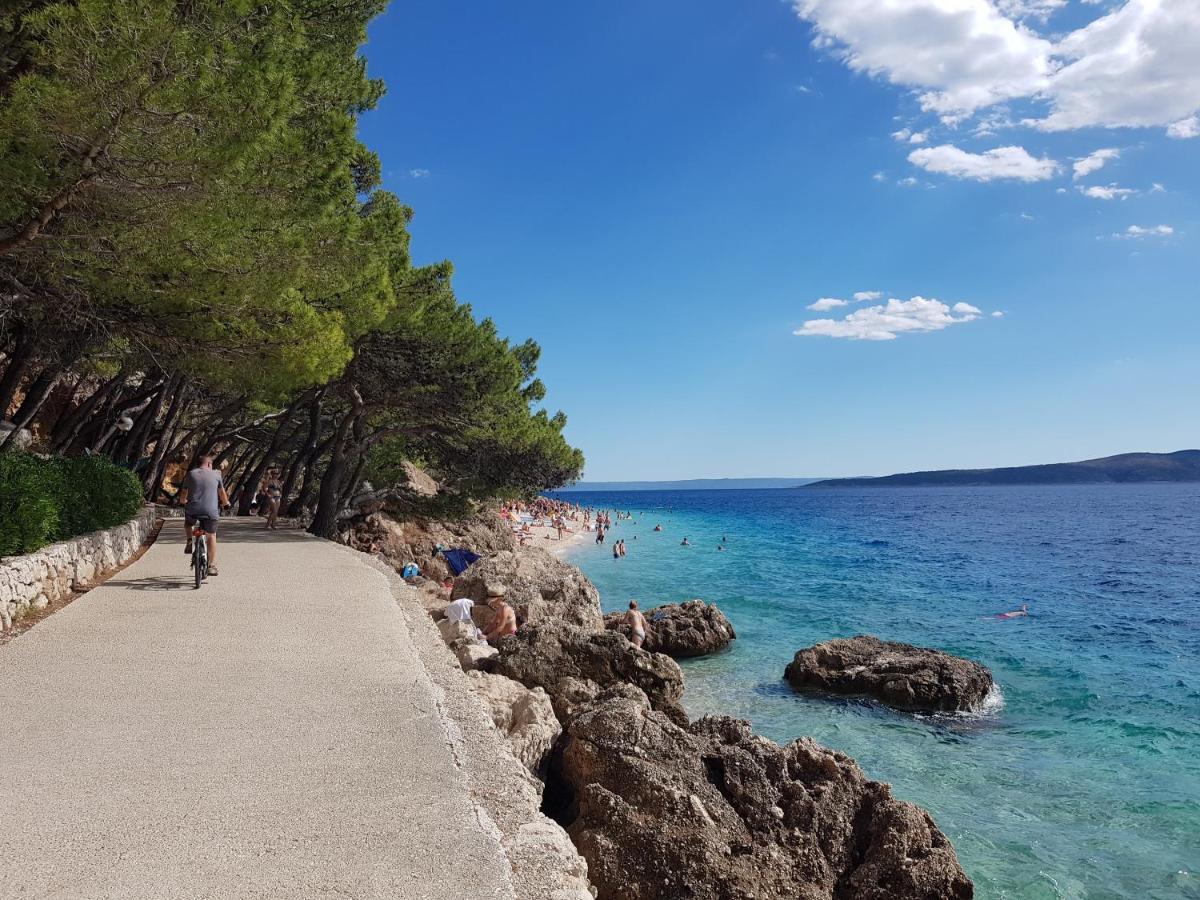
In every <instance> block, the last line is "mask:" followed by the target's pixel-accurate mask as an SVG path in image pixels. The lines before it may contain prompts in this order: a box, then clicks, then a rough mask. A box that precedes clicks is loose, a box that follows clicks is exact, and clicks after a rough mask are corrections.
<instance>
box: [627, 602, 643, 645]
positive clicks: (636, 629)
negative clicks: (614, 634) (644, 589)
mask: <svg viewBox="0 0 1200 900" xmlns="http://www.w3.org/2000/svg"><path fill="white" fill-rule="evenodd" d="M624 621H625V624H626V625H628V626H629V627H630V628H631V629H633V637H631V638H630V639H629V640H630V641H631V642H632V643H633V646H635V647H640V646H642V643H643V642H644V641H645V640H646V617H645V616H643V615H642V613H641V610H639V609H638V605H637V601H636V600H630V601H629V612H627V613H625V620H624Z"/></svg>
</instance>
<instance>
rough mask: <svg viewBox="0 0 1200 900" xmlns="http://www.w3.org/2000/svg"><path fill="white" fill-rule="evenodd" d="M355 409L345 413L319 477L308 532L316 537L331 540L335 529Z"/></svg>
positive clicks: (354, 419) (356, 417)
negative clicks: (315, 500)
mask: <svg viewBox="0 0 1200 900" xmlns="http://www.w3.org/2000/svg"><path fill="white" fill-rule="evenodd" d="M358 416H359V410H358V408H357V407H355V408H354V409H351V410H350V412H348V413H346V416H345V418H343V419H342V421H341V424H339V425H338V430H337V434H336V436H335V438H334V441H333V452H332V454H331V455H330V457H329V465H328V466H327V467H326V468H325V474H324V475H322V476H321V489H320V491H319V492H318V493H317V509H316V512H314V513H313V520H312V524H311V525H309V526H308V530H309V532H311V533H312V534H315V535H317V537H323V538H332V537H333V536H334V533H335V530H336V528H337V514H338V498H339V497H340V496H341V493H342V483H343V481H344V479H345V477H346V455H347V451H348V450H349V449H350V447H349V437H350V429H351V428H352V427H353V426H354V424H355V422H356V421H357V420H358Z"/></svg>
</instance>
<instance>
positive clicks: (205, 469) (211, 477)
mask: <svg viewBox="0 0 1200 900" xmlns="http://www.w3.org/2000/svg"><path fill="white" fill-rule="evenodd" d="M179 501H180V502H181V503H183V504H184V507H183V515H184V519H183V522H184V529H185V530H186V531H187V546H186V547H185V548H184V552H185V553H191V552H192V526H193V525H195V524H199V525H200V527H202V528H203V529H204V540H205V543H207V544H208V574H209V575H216V574H218V573H217V519H219V518H220V516H221V508H222V507H224V506H228V505H229V495H228V494H227V493H225V484H224V483H223V482H222V480H221V472H220V471H219V470H218V469H214V468H213V458H212V457H211V456H202V457H200V465H199V467H197V468H195V469H192V471H190V472H188V473H187V478H185V479H184V481H183V487H182V488H181V489H180V491H179ZM198 583H199V582H197V584H198Z"/></svg>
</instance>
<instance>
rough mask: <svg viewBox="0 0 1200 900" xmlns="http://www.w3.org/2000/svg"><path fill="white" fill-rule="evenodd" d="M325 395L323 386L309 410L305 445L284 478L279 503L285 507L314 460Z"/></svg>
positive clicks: (319, 434)
mask: <svg viewBox="0 0 1200 900" xmlns="http://www.w3.org/2000/svg"><path fill="white" fill-rule="evenodd" d="M324 395H325V390H324V389H323V388H322V389H321V390H320V391H319V392H318V393H317V395H316V397H314V398H313V402H312V406H311V407H310V408H309V411H308V436H307V437H306V438H305V439H304V446H303V447H301V448H300V450H299V451H298V452H297V453H296V457H295V459H293V460H292V464H291V466H289V467H288V472H287V476H286V477H285V478H284V479H283V490H282V494H281V496H282V499H281V500H280V501H279V505H280V506H281V507H283V508H284V509H287V508H288V498H289V497H291V496H292V488H293V487H295V486H296V478H297V476H298V475H299V474H300V472H302V471H304V470H305V468H306V467H307V466H309V465H311V463H312V462H313V460H312V455H313V452H314V451H315V450H316V449H317V439H318V438H319V437H320V436H321V400H322V398H323V397H324Z"/></svg>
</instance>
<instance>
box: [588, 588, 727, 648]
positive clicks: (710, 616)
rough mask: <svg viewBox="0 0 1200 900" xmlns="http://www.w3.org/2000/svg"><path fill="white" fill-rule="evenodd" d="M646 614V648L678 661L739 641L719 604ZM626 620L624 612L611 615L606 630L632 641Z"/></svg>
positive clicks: (672, 606) (690, 603)
mask: <svg viewBox="0 0 1200 900" xmlns="http://www.w3.org/2000/svg"><path fill="white" fill-rule="evenodd" d="M643 613H644V615H645V616H646V623H647V624H648V625H649V626H650V630H649V631H648V632H647V634H646V640H645V642H644V643H643V644H642V646H643V647H645V648H646V649H647V650H653V651H655V652H658V653H665V654H667V656H673V657H675V658H676V659H685V658H687V657H689V656H704V655H706V654H708V653H715V652H716V651H717V650H722V649H724V648H725V647H728V646H729V642H730V641H732V640H733V639H734V638H736V637H737V634H736V632H734V630H733V625H731V624H730V623H729V620H728V619H727V618H725V614H724V613H722V612H721V610H719V609H718V608H717V605H716V604H715V603H705V602H704V601H703V600H685V601H684V602H683V603H667V604H664V605H663V606H656V607H654V608H653V609H647V610H643ZM624 619H625V613H624V612H611V613H608V614H607V615H606V616H605V617H604V627H605V628H607V629H609V630H610V631H616V632H619V633H621V634H623V635H625V637H632V635H633V629H632V628H630V627H629V626H628V625H626V624H625V622H624Z"/></svg>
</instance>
